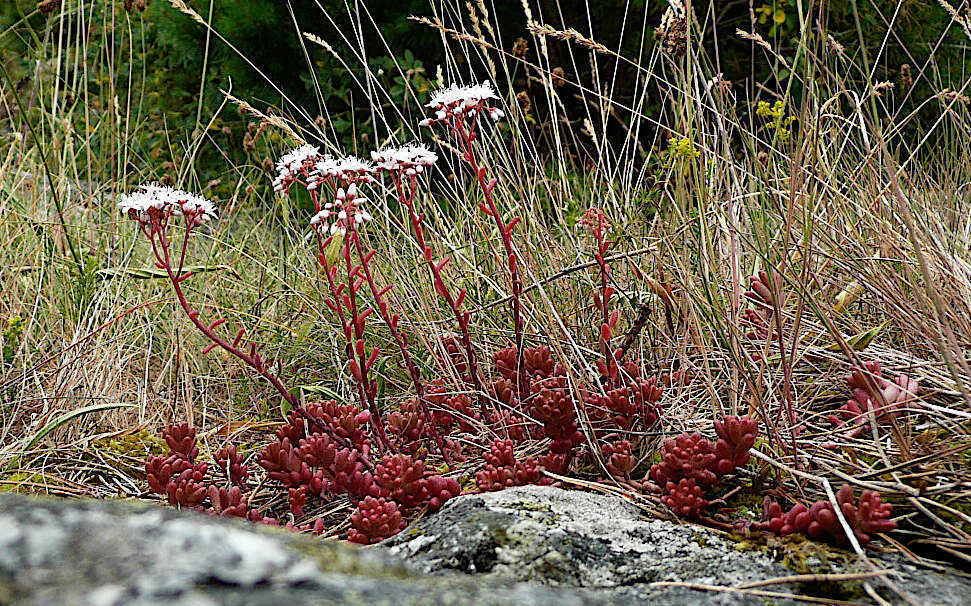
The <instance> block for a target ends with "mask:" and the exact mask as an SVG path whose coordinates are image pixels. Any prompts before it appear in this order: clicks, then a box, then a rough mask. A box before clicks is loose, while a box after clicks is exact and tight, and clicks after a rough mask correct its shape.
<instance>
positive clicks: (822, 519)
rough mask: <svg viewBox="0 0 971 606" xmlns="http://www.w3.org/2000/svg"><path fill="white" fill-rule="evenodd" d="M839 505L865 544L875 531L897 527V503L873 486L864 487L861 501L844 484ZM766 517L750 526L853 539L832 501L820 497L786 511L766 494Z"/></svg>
mask: <svg viewBox="0 0 971 606" xmlns="http://www.w3.org/2000/svg"><path fill="white" fill-rule="evenodd" d="M836 505H837V506H838V507H839V512H840V513H842V514H843V519H844V520H845V522H846V525H847V526H848V527H849V528H850V530H851V531H852V533H853V536H854V537H855V538H856V540H857V542H859V544H860V545H862V546H864V547H865V546H867V545H869V544H870V541H871V540H872V539H873V537H872V535H873V534H875V533H878V532H890V531H892V530H894V529H896V528H897V523H896V522H895V521H893V520H891V519H890V513H891V511H892V510H893V505H890V504H889V503H884V502H883V501H882V499H881V498H880V495H879V494H877V493H875V492H873V491H872V490H864V491H863V493H862V494H861V495H860V500H859V501H857V500H856V498H855V497H854V495H853V488H852V487H851V486H850V485H849V484H844V485H843V486H842V488H840V489H839V492H837V493H836ZM762 519H763V521H762V522H761V523H758V524H754V525H751V526H750V527H751V528H755V529H757V530H764V531H769V532H773V533H775V534H778V535H781V536H788V535H790V534H793V533H799V534H803V535H806V536H808V537H809V538H811V539H825V538H828V539H830V540H832V541H835V542H837V543H839V544H841V545H845V544H847V543H849V539H848V538H847V534H846V531H845V530H844V526H843V524H842V523H841V522H840V520H839V517H838V516H837V512H836V508H835V507H834V506H833V503H832V502H831V501H816V502H815V503H813V504H812V505H810V506H809V507H806V506H805V505H801V504H797V505H794V506H793V507H792V509H790V510H789V511H787V512H783V511H782V506H780V505H779V504H778V503H776V502H775V501H773V500H771V499H770V498H769V497H766V498H765V502H764V503H763V505H762Z"/></svg>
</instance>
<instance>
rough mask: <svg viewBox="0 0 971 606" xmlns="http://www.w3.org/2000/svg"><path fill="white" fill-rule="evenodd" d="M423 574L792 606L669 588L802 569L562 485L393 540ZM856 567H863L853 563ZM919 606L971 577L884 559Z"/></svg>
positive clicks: (855, 585)
mask: <svg viewBox="0 0 971 606" xmlns="http://www.w3.org/2000/svg"><path fill="white" fill-rule="evenodd" d="M384 544H385V545H387V546H388V547H389V548H390V552H391V553H392V554H395V555H399V556H402V557H403V558H404V559H406V560H407V561H408V562H409V564H410V565H411V566H412V567H414V568H417V569H418V570H420V571H422V572H424V573H428V574H434V573H440V572H444V571H461V572H465V573H470V574H477V575H480V576H486V577H488V578H495V579H503V580H516V581H537V582H543V583H545V584H549V585H554V586H560V587H564V586H573V587H583V588H585V589H587V590H596V591H597V592H598V593H600V594H602V595H609V596H612V597H618V598H619V597H623V598H626V599H627V600H628V602H630V601H640V602H644V603H658V604H661V603H663V604H748V603H752V604H765V603H773V604H789V603H795V602H793V601H792V600H790V599H788V598H785V597H779V596H775V597H773V596H768V595H756V594H752V593H749V594H743V593H737V592H736V593H733V592H724V591H722V592H715V591H710V592H702V591H698V590H693V589H688V588H685V587H672V586H670V585H665V584H664V583H670V582H681V583H686V584H688V583H690V584H694V585H707V586H720V587H729V586H738V585H742V584H745V583H753V582H758V581H762V580H766V579H777V578H780V577H786V576H792V575H794V574H797V573H796V572H794V571H792V570H790V569H788V568H786V567H785V566H783V565H782V564H780V563H778V562H776V561H775V560H774V559H772V558H771V557H769V556H768V555H766V554H763V553H761V552H759V551H755V550H744V551H740V550H739V545H738V543H737V542H734V541H732V540H730V539H728V538H725V537H723V535H721V534H719V533H717V532H715V531H713V530H710V529H708V528H704V527H700V526H690V525H686V524H683V523H675V522H668V521H664V520H656V519H654V520H652V519H647V518H645V517H644V516H643V515H642V514H641V512H640V510H639V509H638V508H637V507H636V506H635V505H633V504H632V503H629V502H628V501H625V500H622V499H620V498H615V497H608V496H603V495H597V494H592V493H587V492H579V491H564V490H560V489H557V488H552V487H541V486H524V487H520V488H513V489H509V490H505V491H502V492H494V493H486V494H482V495H474V496H466V497H461V498H458V499H454V500H452V501H450V502H449V503H448V504H446V506H445V507H444V508H443V509H442V510H441V511H440V512H439V513H438V514H436V515H434V516H427V517H425V518H423V519H422V520H419V521H418V522H417V523H416V524H414V525H413V526H412V527H411V528H409V529H406V530H405V531H404V532H402V533H401V534H399V535H398V536H396V537H393V538H392V539H390V540H388V541H385V543H384ZM855 560H856V558H855V556H853V555H852V554H849V553H847V554H845V559H844V562H843V563H841V564H835V563H832V562H822V561H821V562H819V563H818V569H817V571H815V572H818V573H846V572H862V571H864V570H869V569H868V568H866V567H865V566H864V564H863V563H862V562H854V561H855ZM846 561H849V562H854V563H853V564H852V565H850V566H847V565H846V564H845V562H846ZM874 562H875V563H876V564H877V566H878V567H879V568H881V569H889V570H892V571H893V572H892V575H891V576H890V577H888V578H889V579H890V580H891V582H893V583H894V585H895V586H896V587H898V588H899V589H900V590H901V591H903V592H904V593H906V594H907V596H908V597H909V598H911V599H912V600H913V602H912V603H915V604H940V605H952V604H971V579H969V578H967V577H966V576H959V575H957V574H938V573H936V572H933V571H930V570H927V569H924V568H919V567H918V566H916V565H914V564H912V563H910V562H907V561H905V560H903V559H902V558H900V557H892V556H881V557H877V556H874ZM870 585H871V586H872V587H873V588H874V589H875V590H876V591H877V592H878V593H879V594H881V595H882V596H883V597H884V598H885V599H886V600H888V601H889V602H891V603H907V600H906V599H905V598H904V597H902V596H901V595H899V594H898V593H895V592H894V591H892V590H891V589H889V588H888V587H887V586H886V585H885V584H884V583H882V582H881V581H879V580H872V581H870ZM759 590H760V591H765V592H774V593H781V594H798V595H806V594H809V595H816V596H825V597H832V598H839V599H854V598H863V599H864V601H865V602H870V601H871V600H869V599H867V598H866V596H865V594H863V588H862V585H861V583H859V582H851V583H843V584H840V583H830V584H827V585H826V586H820V585H819V584H813V583H801V584H794V583H790V584H773V585H770V586H765V587H761V588H759Z"/></svg>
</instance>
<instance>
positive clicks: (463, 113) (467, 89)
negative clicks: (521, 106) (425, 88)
mask: <svg viewBox="0 0 971 606" xmlns="http://www.w3.org/2000/svg"><path fill="white" fill-rule="evenodd" d="M496 99H498V97H497V96H496V91H495V90H493V88H492V84H491V83H489V81H488V80H486V81H485V82H483V83H482V84H475V85H472V86H457V85H455V84H453V85H451V86H447V87H445V88H442V89H440V90H438V91H435V93H434V94H433V95H432V99H431V101H429V102H428V103H426V104H425V107H429V108H431V109H433V110H435V117H434V118H426V119H424V120H422V121H421V122H420V123H419V124H420V125H421V126H430V125H432V124H434V123H435V122H437V121H439V120H445V119H446V118H449V117H452V116H454V117H458V118H464V117H469V118H473V117H475V116H476V115H477V114H478V113H479V112H485V113H487V114H488V115H489V117H490V118H492V119H493V120H494V121H498V120H500V119H501V118H502V117H503V116H505V114H504V113H503V112H502V110H501V109H498V108H496V107H492V106H491V105H490V104H489V102H490V101H492V100H496Z"/></svg>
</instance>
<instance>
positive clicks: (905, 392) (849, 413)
mask: <svg viewBox="0 0 971 606" xmlns="http://www.w3.org/2000/svg"><path fill="white" fill-rule="evenodd" d="M846 385H847V386H848V387H849V388H850V390H851V391H852V392H853V397H852V398H850V399H849V400H848V401H847V402H846V404H844V405H843V406H842V407H841V408H840V409H838V410H837V411H836V414H832V415H830V416H829V421H830V423H832V424H833V425H834V426H837V427H843V428H844V429H845V431H844V432H843V433H844V435H845V436H847V437H854V436H857V435H859V434H860V433H861V432H863V431H864V430H865V429H867V428H868V427H869V426H870V415H871V414H872V415H873V418H874V420H875V421H876V423H878V424H890V423H893V422H895V420H896V418H897V416H898V415H899V414H900V412H901V411H902V410H903V409H905V408H907V407H908V406H912V405H914V404H915V403H916V400H917V395H918V394H919V393H920V385H918V383H917V381H916V380H915V379H912V378H910V377H908V376H907V375H905V374H901V375H898V376H897V378H896V379H894V380H893V381H891V380H889V379H886V378H884V377H883V372H882V370H881V369H880V363H879V362H876V361H873V362H867V363H865V364H864V367H863V368H862V369H857V370H854V371H853V372H851V373H850V374H849V375H848V376H847V378H846Z"/></svg>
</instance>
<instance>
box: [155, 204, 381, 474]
mask: <svg viewBox="0 0 971 606" xmlns="http://www.w3.org/2000/svg"><path fill="white" fill-rule="evenodd" d="M152 221H153V223H152V225H151V228H150V230H146V229H144V227H143V229H142V231H143V232H145V233H146V234H147V235H148V237H149V240H150V242H151V244H152V252H153V253H154V254H155V259H156V261H157V262H158V265H159V266H160V267H161V268H162V269H165V272H166V274H167V275H168V278H169V281H170V282H171V283H172V287H173V288H174V289H175V296H176V298H177V299H178V301H179V306H181V307H182V309H183V310H184V311H185V313H186V315H188V317H189V320H190V321H191V322H192V323H193V324H194V325H195V327H196V328H197V329H199V332H201V333H202V334H203V335H205V336H206V338H208V339H209V340H210V341H212V342H213V343H214V344H216V345H217V346H219V347H221V348H222V349H224V350H226V351H227V352H229V353H230V354H232V355H233V356H235V357H237V358H239V359H240V360H241V361H242V362H243V363H245V364H246V365H247V366H249V367H250V368H252V369H253V370H255V371H256V372H257V373H259V374H260V375H262V376H263V377H264V378H265V379H266V380H267V381H269V382H270V384H271V385H273V387H274V388H276V390H277V391H278V392H280V394H281V395H282V396H283V398H284V399H285V400H286V401H287V403H288V404H290V407H291V408H293V409H294V410H296V411H297V413H299V414H300V415H301V416H303V417H304V418H305V419H306V420H307V421H308V422H309V423H310V424H311V425H313V426H314V427H316V428H317V429H318V430H320V431H323V432H325V433H328V434H330V435H331V437H333V438H334V439H335V440H337V441H338V442H340V443H341V444H343V445H345V446H348V447H350V448H353V447H354V445H353V444H351V443H350V442H349V441H347V440H345V439H344V438H342V437H341V436H338V435H337V434H336V433H334V432H333V431H332V430H331V429H330V428H329V427H327V426H325V425H324V424H322V423H321V422H320V421H318V420H317V419H316V418H314V417H313V416H312V415H311V414H310V413H308V412H307V411H306V409H304V408H303V406H301V405H300V399H299V398H298V397H297V396H296V395H294V394H293V393H291V392H290V390H288V389H287V388H286V386H285V385H284V384H283V381H281V380H280V378H279V377H278V376H276V375H275V374H274V373H272V372H270V371H269V370H268V369H267V368H266V366H264V365H263V361H262V359H261V358H260V357H259V354H257V353H255V345H253V346H252V348H251V353H246V352H245V351H243V350H241V349H239V348H238V347H236V346H235V345H234V344H232V343H230V342H228V341H226V340H225V339H223V338H222V337H220V336H219V335H217V334H216V333H215V331H214V330H213V329H212V328H211V327H213V326H217V325H218V324H217V322H218V320H217V321H216V322H214V323H213V324H211V325H206V323H205V322H203V321H202V320H200V319H199V312H198V311H196V310H194V309H192V307H191V306H190V305H189V301H188V300H187V299H186V297H185V293H183V292H182V286H181V283H182V280H184V279H185V278H186V277H187V276H188V275H189V274H183V273H181V269H180V270H179V273H175V272H174V271H173V270H172V263H171V259H170V257H169V245H170V242H169V239H168V236H167V235H166V227H167V223H166V222H165V221H156V220H154V219H153V220H152ZM192 229H193V228H192V227H190V226H189V225H187V226H186V231H185V237H184V238H183V241H182V259H183V260H184V258H185V250H186V248H187V247H188V242H189V236H190V235H191V234H192ZM156 235H157V236H158V237H157V238H156V237H154V236H156ZM159 248H161V253H159ZM180 264H181V263H180ZM362 461H363V462H364V464H365V466H367V467H369V468H371V469H373V465H372V464H371V462H370V461H368V460H366V457H364V456H363V454H362Z"/></svg>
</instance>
